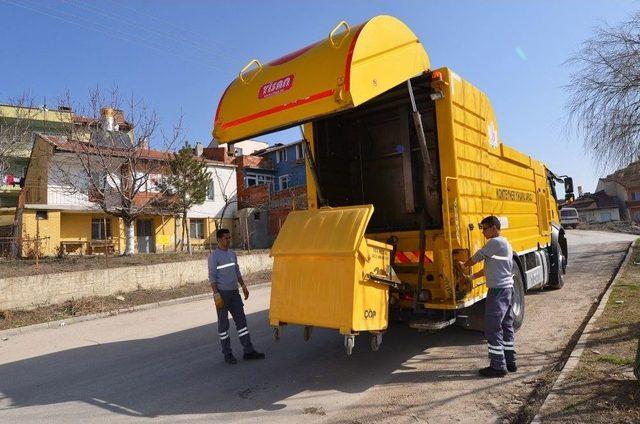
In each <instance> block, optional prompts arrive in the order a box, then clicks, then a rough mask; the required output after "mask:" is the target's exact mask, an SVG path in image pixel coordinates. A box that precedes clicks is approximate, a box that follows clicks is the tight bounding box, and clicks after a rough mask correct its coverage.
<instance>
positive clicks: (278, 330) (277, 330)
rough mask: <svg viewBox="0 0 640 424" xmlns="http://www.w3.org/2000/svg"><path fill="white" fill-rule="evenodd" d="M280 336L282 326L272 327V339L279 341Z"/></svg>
mask: <svg viewBox="0 0 640 424" xmlns="http://www.w3.org/2000/svg"><path fill="white" fill-rule="evenodd" d="M281 336H282V327H280V326H278V327H273V340H275V341H276V342H279V341H280V337H281Z"/></svg>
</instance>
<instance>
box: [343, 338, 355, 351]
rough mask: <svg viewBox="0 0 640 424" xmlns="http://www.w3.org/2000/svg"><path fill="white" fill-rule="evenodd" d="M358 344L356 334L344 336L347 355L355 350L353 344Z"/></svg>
mask: <svg viewBox="0 0 640 424" xmlns="http://www.w3.org/2000/svg"><path fill="white" fill-rule="evenodd" d="M355 344H356V336H344V347H345V349H346V351H347V355H351V353H352V352H353V346H354V345H355Z"/></svg>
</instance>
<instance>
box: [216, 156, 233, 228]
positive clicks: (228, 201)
mask: <svg viewBox="0 0 640 424" xmlns="http://www.w3.org/2000/svg"><path fill="white" fill-rule="evenodd" d="M235 176H236V174H235V173H233V172H229V174H228V175H227V176H226V178H225V177H224V176H223V175H220V173H219V172H218V168H216V167H214V168H213V174H212V175H211V179H212V181H213V183H214V187H216V186H217V189H219V191H220V196H222V200H223V202H224V206H223V207H222V212H221V213H220V218H218V221H217V222H216V228H222V222H223V221H222V220H223V219H224V216H225V214H226V213H227V209H229V207H230V206H231V205H233V204H234V203H235V204H237V203H238V189H237V187H236V190H233V191H229V190H228V188H229V184H230V183H231V181H232V180H233V178H235Z"/></svg>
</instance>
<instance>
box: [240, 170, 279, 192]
mask: <svg viewBox="0 0 640 424" xmlns="http://www.w3.org/2000/svg"><path fill="white" fill-rule="evenodd" d="M262 184H269V186H270V187H271V189H272V190H273V176H272V175H262V174H253V173H250V172H247V174H246V175H245V177H244V185H245V187H253V186H256V185H262Z"/></svg>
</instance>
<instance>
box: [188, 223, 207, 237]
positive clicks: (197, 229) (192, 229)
mask: <svg viewBox="0 0 640 424" xmlns="http://www.w3.org/2000/svg"><path fill="white" fill-rule="evenodd" d="M189 233H190V234H191V238H194V239H203V238H204V219H190V220H189Z"/></svg>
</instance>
